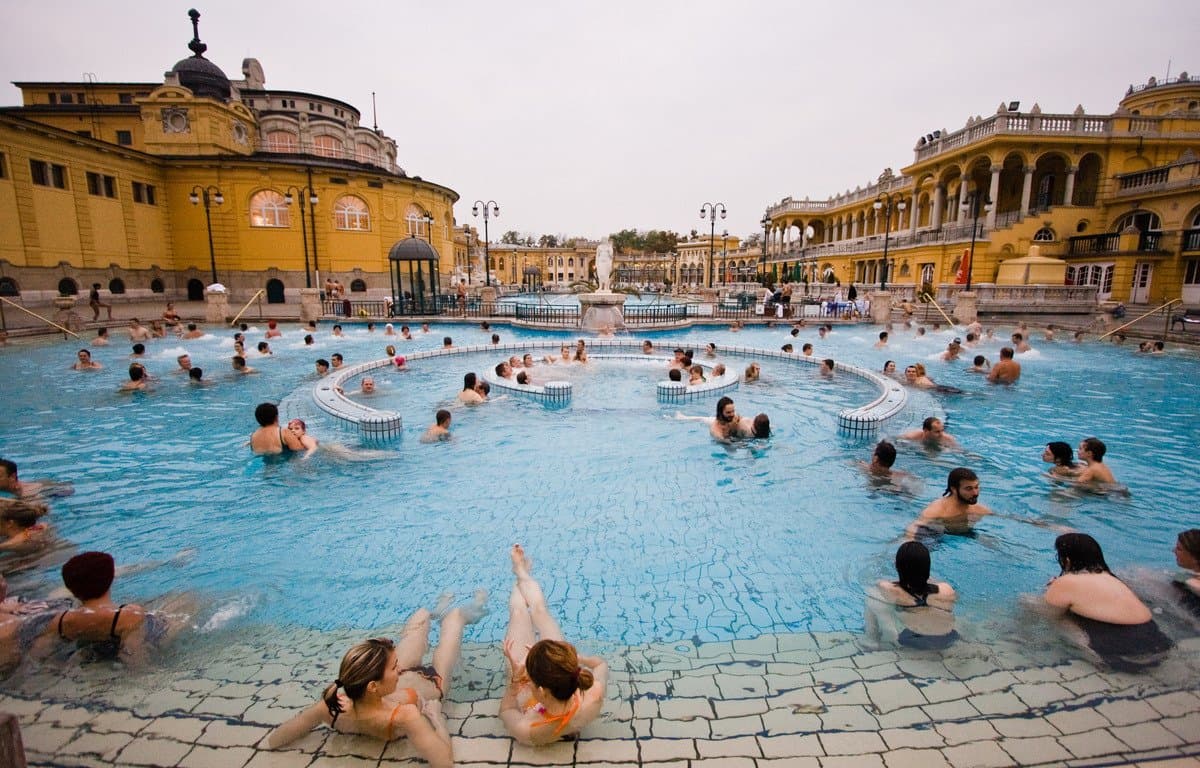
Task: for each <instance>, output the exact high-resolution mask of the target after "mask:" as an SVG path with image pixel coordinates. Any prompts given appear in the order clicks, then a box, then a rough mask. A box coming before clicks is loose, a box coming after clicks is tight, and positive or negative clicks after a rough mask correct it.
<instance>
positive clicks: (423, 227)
mask: <svg viewBox="0 0 1200 768" xmlns="http://www.w3.org/2000/svg"><path fill="white" fill-rule="evenodd" d="M360 146H361V145H360ZM404 221H405V222H406V223H407V224H408V234H410V235H416V236H418V237H424V236H425V235H427V234H429V221H430V216H429V214H428V213H426V212H425V211H423V210H422V209H421V206H419V205H410V206H408V210H407V211H405V213H404Z"/></svg>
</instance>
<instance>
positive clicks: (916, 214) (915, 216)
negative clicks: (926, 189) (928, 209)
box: [908, 192, 921, 237]
mask: <svg viewBox="0 0 1200 768" xmlns="http://www.w3.org/2000/svg"><path fill="white" fill-rule="evenodd" d="M919 200H920V195H919V194H918V193H917V192H913V196H912V203H911V205H912V211H911V212H910V213H909V214H908V231H909V234H911V235H912V236H913V237H916V235H917V223H918V222H919V221H920V220H921V211H920V206H919V205H918V201H919Z"/></svg>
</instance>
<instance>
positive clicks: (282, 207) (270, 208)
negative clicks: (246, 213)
mask: <svg viewBox="0 0 1200 768" xmlns="http://www.w3.org/2000/svg"><path fill="white" fill-rule="evenodd" d="M291 224H292V219H291V215H290V213H289V212H288V207H287V201H285V200H284V198H283V195H281V194H279V193H278V192H276V191H275V190H273V189H264V190H262V191H261V192H255V193H254V194H253V195H252V196H251V197H250V226H252V227H289V226H291Z"/></svg>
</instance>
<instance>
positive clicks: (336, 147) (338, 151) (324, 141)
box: [313, 136, 342, 157]
mask: <svg viewBox="0 0 1200 768" xmlns="http://www.w3.org/2000/svg"><path fill="white" fill-rule="evenodd" d="M313 152H314V153H315V154H318V155H320V156H321V157H341V156H342V143H341V142H340V141H338V140H337V139H336V138H334V137H333V136H316V137H314V138H313Z"/></svg>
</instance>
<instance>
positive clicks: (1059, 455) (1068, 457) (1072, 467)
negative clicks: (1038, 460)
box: [1042, 440, 1078, 477]
mask: <svg viewBox="0 0 1200 768" xmlns="http://www.w3.org/2000/svg"><path fill="white" fill-rule="evenodd" d="M1042 461H1044V462H1046V463H1047V464H1053V465H1054V466H1053V467H1052V468H1051V469H1050V474H1051V475H1057V476H1059V477H1071V476H1073V475H1074V474H1075V473H1076V472H1077V471H1078V470H1077V465H1076V464H1075V452H1074V451H1072V450H1071V445H1070V444H1069V443H1064V442H1062V441H1059V440H1056V441H1054V442H1052V443H1046V450H1044V451H1042Z"/></svg>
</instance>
